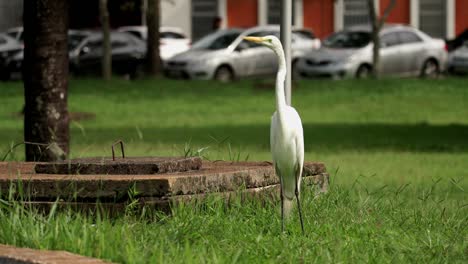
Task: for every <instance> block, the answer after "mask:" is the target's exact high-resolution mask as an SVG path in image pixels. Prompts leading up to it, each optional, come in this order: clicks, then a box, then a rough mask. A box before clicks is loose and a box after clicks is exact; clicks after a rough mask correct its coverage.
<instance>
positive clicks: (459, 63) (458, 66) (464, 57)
mask: <svg viewBox="0 0 468 264" xmlns="http://www.w3.org/2000/svg"><path fill="white" fill-rule="evenodd" d="M448 71H449V72H450V73H468V41H465V42H464V43H463V45H462V46H461V47H459V48H457V49H456V50H454V51H453V52H451V53H450V55H449V63H448Z"/></svg>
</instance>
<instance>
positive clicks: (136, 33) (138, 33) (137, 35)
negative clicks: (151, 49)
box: [125, 30, 143, 39]
mask: <svg viewBox="0 0 468 264" xmlns="http://www.w3.org/2000/svg"><path fill="white" fill-rule="evenodd" d="M125 32H127V33H130V34H132V35H133V36H135V37H137V38H140V39H143V36H142V35H141V33H140V32H139V31H136V30H128V31H125Z"/></svg>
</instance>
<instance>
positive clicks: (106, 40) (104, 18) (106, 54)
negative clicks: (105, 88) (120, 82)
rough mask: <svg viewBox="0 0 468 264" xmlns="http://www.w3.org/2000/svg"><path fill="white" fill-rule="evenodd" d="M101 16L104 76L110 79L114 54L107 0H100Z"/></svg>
mask: <svg viewBox="0 0 468 264" xmlns="http://www.w3.org/2000/svg"><path fill="white" fill-rule="evenodd" d="M99 16H100V17H101V28H102V45H103V47H102V62H101V63H102V77H103V78H104V80H106V81H108V80H110V79H111V76H112V54H111V45H110V26H109V11H108V10H107V0H99Z"/></svg>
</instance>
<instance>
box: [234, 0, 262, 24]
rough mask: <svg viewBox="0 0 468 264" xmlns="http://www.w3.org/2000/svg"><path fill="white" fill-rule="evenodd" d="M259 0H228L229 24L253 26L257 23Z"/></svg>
mask: <svg viewBox="0 0 468 264" xmlns="http://www.w3.org/2000/svg"><path fill="white" fill-rule="evenodd" d="M257 2H258V1H257V0H228V1H227V26H228V27H242V28H247V27H253V26H256V25H257V14H258V11H257Z"/></svg>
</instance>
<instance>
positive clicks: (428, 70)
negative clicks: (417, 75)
mask: <svg viewBox="0 0 468 264" xmlns="http://www.w3.org/2000/svg"><path fill="white" fill-rule="evenodd" d="M439 73H440V71H439V65H438V64H437V62H436V61H435V60H433V59H429V60H426V61H425V62H424V64H423V67H422V70H421V77H422V78H436V77H437V76H439Z"/></svg>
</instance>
